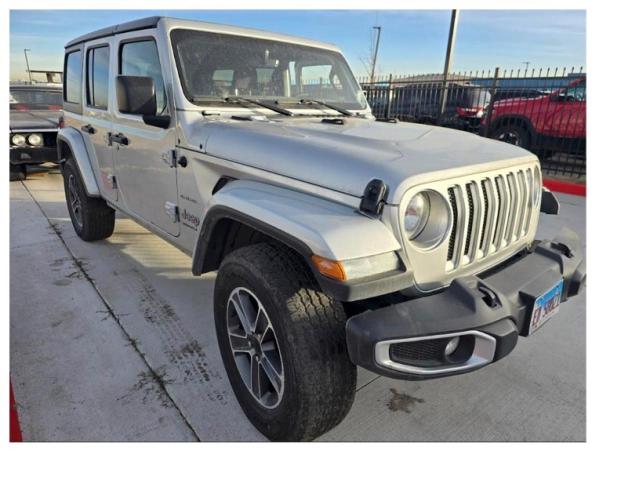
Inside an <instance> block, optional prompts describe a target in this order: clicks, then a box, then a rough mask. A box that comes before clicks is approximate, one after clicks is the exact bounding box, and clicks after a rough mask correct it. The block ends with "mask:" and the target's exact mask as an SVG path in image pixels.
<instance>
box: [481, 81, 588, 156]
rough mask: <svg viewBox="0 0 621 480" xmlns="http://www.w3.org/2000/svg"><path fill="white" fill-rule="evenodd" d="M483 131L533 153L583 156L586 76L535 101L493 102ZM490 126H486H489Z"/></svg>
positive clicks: (510, 100)
mask: <svg viewBox="0 0 621 480" xmlns="http://www.w3.org/2000/svg"><path fill="white" fill-rule="evenodd" d="M481 123H482V127H481V128H482V131H483V133H484V134H487V135H488V136H490V137H491V138H495V139H497V140H502V141H505V142H508V143H512V144H514V145H518V146H520V147H523V148H526V149H528V150H531V151H533V152H537V153H543V154H544V155H546V154H552V153H554V152H566V153H572V154H583V153H584V151H585V146H586V77H581V78H578V79H576V80H573V81H572V82H571V83H570V84H569V85H568V86H567V87H563V88H559V89H557V90H554V91H553V92H552V93H549V94H547V95H542V96H538V97H535V98H509V99H506V100H499V101H496V102H494V104H493V109H492V112H491V115H487V116H486V117H485V118H484V119H483V120H482V122H481ZM488 124H489V127H488Z"/></svg>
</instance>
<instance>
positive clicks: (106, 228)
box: [62, 158, 115, 242]
mask: <svg viewBox="0 0 621 480" xmlns="http://www.w3.org/2000/svg"><path fill="white" fill-rule="evenodd" d="M62 172H63V180H64V184H65V198H66V200H67V209H68V210H69V217H70V218H71V223H72V224H73V228H74V230H75V232H76V233H77V234H78V236H79V237H80V238H81V239H82V240H85V241H87V242H94V241H96V240H103V239H104V238H108V237H109V236H110V235H112V232H113V231H114V219H115V218H114V217H115V211H114V209H113V208H111V207H109V206H108V204H107V203H106V202H105V201H104V200H102V199H101V198H92V197H89V196H88V195H87V194H86V189H85V188H84V184H83V183H82V177H81V176H80V173H79V172H78V169H77V167H76V165H75V163H74V160H73V159H72V158H69V159H68V160H67V161H66V162H65V164H64V165H63V168H62Z"/></svg>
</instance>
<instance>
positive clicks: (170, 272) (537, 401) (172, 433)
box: [11, 173, 586, 441]
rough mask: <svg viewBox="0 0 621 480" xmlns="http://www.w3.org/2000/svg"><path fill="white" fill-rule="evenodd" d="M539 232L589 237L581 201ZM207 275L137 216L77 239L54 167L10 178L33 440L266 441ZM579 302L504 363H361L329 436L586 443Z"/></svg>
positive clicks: (15, 361)
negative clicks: (230, 373) (345, 410)
mask: <svg viewBox="0 0 621 480" xmlns="http://www.w3.org/2000/svg"><path fill="white" fill-rule="evenodd" d="M560 198H561V202H562V205H561V207H562V211H561V214H560V215H559V216H557V217H551V216H545V215H543V216H542V219H541V227H540V237H546V236H547V237H549V236H551V235H554V233H555V232H556V231H558V230H560V229H561V228H562V227H563V226H568V227H570V228H573V229H574V230H576V231H577V232H578V233H579V234H580V235H582V236H584V235H585V199H584V198H580V197H572V196H565V195H561V196H560ZM214 278H215V277H214V275H212V274H210V275H206V276H204V277H201V278H196V277H193V276H192V275H191V273H190V258H189V257H187V256H186V255H184V254H183V253H181V252H179V251H177V250H176V249H175V248H174V247H172V246H170V245H169V244H167V243H166V242H164V241H163V240H160V239H159V238H157V237H156V236H154V235H152V234H151V233H149V232H148V231H146V230H145V229H143V228H142V227H140V226H138V225H137V224H136V223H134V222H133V221H131V220H129V219H126V218H119V217H117V223H116V228H115V233H114V235H113V236H112V237H111V238H109V239H108V240H105V241H102V242H96V243H85V242H82V241H81V240H80V239H79V238H78V237H77V236H76V235H75V233H74V231H73V228H72V226H71V222H70V221H69V218H68V213H67V209H66V205H65V200H64V193H63V190H62V178H61V177H60V175H58V174H55V173H49V174H45V173H42V174H35V175H33V176H32V177H29V179H28V180H27V181H26V182H24V183H23V184H22V183H21V182H17V183H12V184H11V376H12V381H13V387H14V390H15V396H16V401H17V404H18V411H19V415H20V422H21V425H22V431H23V434H24V439H25V440H26V441H28V440H35V441H36V440H39V441H47V440H76V441H77V440H195V439H200V440H203V441H218V440H251V441H253V440H264V438H263V437H262V436H261V435H260V434H259V433H258V432H257V431H256V430H255V429H254V427H252V425H251V424H250V423H249V422H248V420H246V417H245V416H244V414H243V412H242V411H241V408H240V407H239V405H238V404H237V401H236V399H235V396H234V395H233V392H232V390H231V388H230V385H229V382H228V380H227V378H226V374H225V371H224V368H223V366H222V364H221V361H220V355H219V351H218V346H217V342H216V338H215V331H214V327H213V318H212V305H211V298H212V293H213V284H214ZM585 304H586V301H585V296H581V297H579V298H577V299H572V300H570V301H569V302H568V303H566V304H564V305H563V306H562V308H561V312H560V313H559V314H558V316H557V317H556V318H554V319H552V320H551V321H550V322H548V324H547V325H546V326H545V327H544V328H542V329H541V331H539V332H537V334H535V335H534V336H533V337H531V338H528V339H520V342H519V343H518V346H517V347H516V350H515V351H514V352H513V353H512V354H511V355H510V356H509V357H507V358H506V359H503V360H502V361H500V362H499V363H497V364H494V365H491V366H488V367H486V368H484V369H482V370H479V371H477V372H473V373H471V374H468V375H463V376H458V377H453V378H446V379H436V380H428V381H425V382H416V383H414V382H404V381H398V380H391V379H387V378H383V377H377V376H376V375H374V374H371V373H370V372H367V371H363V370H360V372H359V384H358V392H357V396H356V401H355V403H354V406H353V408H352V411H351V412H350V414H349V415H348V417H347V418H346V419H345V420H344V421H343V423H342V424H341V425H339V426H338V427H337V428H335V429H334V430H333V431H331V432H328V433H327V434H325V435H324V436H323V437H322V438H321V440H326V441H327V440H332V441H334V440H337V441H344V440H345V441H346V440H360V441H370V440H378V441H383V440H403V441H501V440H505V441H522V440H525V441H555V440H559V441H583V440H585V431H586V425H585V315H586V309H585Z"/></svg>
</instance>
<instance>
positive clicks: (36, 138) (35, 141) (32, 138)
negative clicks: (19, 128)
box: [28, 133, 43, 147]
mask: <svg viewBox="0 0 621 480" xmlns="http://www.w3.org/2000/svg"><path fill="white" fill-rule="evenodd" d="M28 143H29V144H30V145H32V146H33V147H38V146H39V145H42V144H43V135H41V134H40V133H31V134H30V135H28Z"/></svg>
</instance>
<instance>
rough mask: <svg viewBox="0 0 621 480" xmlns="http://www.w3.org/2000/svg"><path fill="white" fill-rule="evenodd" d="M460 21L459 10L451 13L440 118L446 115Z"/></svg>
mask: <svg viewBox="0 0 621 480" xmlns="http://www.w3.org/2000/svg"><path fill="white" fill-rule="evenodd" d="M458 21H459V10H453V11H451V26H450V28H449V36H448V43H447V45H446V57H445V59H444V75H443V76H442V81H443V85H442V86H443V88H442V96H441V99H440V117H442V116H443V115H444V109H445V108H446V96H447V93H448V75H449V71H450V69H451V62H452V61H453V48H454V47H455V37H456V34H457V22H458Z"/></svg>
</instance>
